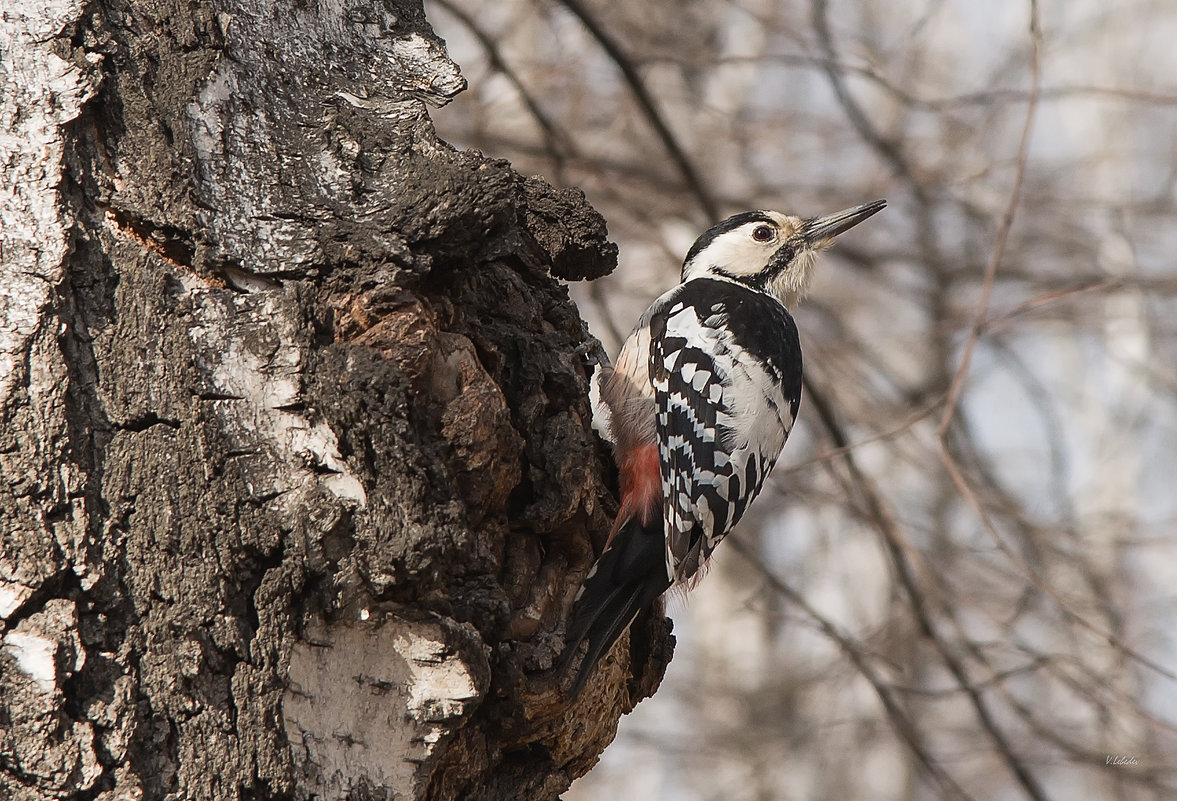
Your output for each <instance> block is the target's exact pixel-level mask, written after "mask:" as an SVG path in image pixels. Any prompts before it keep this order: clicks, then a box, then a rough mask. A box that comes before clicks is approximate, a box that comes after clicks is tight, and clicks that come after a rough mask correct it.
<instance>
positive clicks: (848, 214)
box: [802, 200, 887, 247]
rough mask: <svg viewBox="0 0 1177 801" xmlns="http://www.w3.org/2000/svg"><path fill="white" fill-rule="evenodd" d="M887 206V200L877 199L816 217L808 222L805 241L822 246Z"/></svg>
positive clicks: (811, 244) (814, 245) (804, 232)
mask: <svg viewBox="0 0 1177 801" xmlns="http://www.w3.org/2000/svg"><path fill="white" fill-rule="evenodd" d="M886 206H887V201H885V200H876V201H874V202H873V203H864V204H862V205H861V206H855V207H854V208H852V209H842V210H841V211H835V212H834V213H833V214H827V215H825V216H824V217H814V218H813V219H812V220H809V221H807V222H806V224H805V229H804V231H803V232H802V236H804V237H805V242H806V244H808V245H809V246H810V247H822V246H824V245H826V244H828V243H829V241H830V240H831V239H833V238H834V237H836V236H837V235H838V234H841V233H844V232H846V231H849V230H850V229H851V228H853V227H854V226H856V225H858V224H859V223H860V222H862V221H863V220H865V219H866V218H867V217H871V216H873V215H875V214H878V213H879V212H880V211H882V210H883V209H884V208H886Z"/></svg>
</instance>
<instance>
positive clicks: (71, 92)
mask: <svg viewBox="0 0 1177 801" xmlns="http://www.w3.org/2000/svg"><path fill="white" fill-rule="evenodd" d="M82 6H83V3H82V2H81V1H80V0H6V1H5V3H4V10H3V11H2V12H0V42H2V43H3V46H0V211H2V213H3V220H4V222H3V225H0V404H2V403H4V402H5V401H6V400H7V398H8V396H9V394H10V393H11V392H12V388H13V385H14V384H15V382H16V380H17V376H16V367H17V365H18V364H20V363H21V362H23V361H24V356H23V354H24V352H25V350H26V349H27V346H28V342H29V339H30V338H31V337H32V335H33V334H34V333H35V332H36V330H37V327H38V326H39V325H40V319H41V310H42V309H43V308H44V306H45V304H46V302H47V301H48V298H49V290H50V287H51V286H52V285H53V284H54V283H56V282H57V281H58V280H60V278H61V262H62V259H64V258H65V255H66V252H67V250H68V244H67V242H66V232H67V230H68V221H67V220H66V219H65V214H64V212H63V210H62V209H61V208H60V207H59V204H58V198H57V187H58V185H59V184H60V183H61V157H62V152H63V145H62V138H61V126H62V125H63V124H64V123H66V122H68V121H69V120H72V119H74V118H75V117H77V116H78V114H79V113H80V112H81V110H82V105H83V104H84V103H85V102H86V100H87V99H89V97H90V95H91V94H92V93H93V90H94V88H95V86H96V83H95V81H94V79H93V78H92V76H90V75H88V74H86V73H84V72H83V71H82V70H81V69H79V68H78V67H77V66H76V65H74V64H71V63H70V62H68V61H66V60H64V59H62V58H61V57H60V56H58V55H56V54H55V53H54V52H53V47H54V37H56V36H58V35H60V34H61V32H62V30H63V29H64V28H65V27H66V26H67V25H69V24H71V23H72V22H74V21H75V20H76V19H78V18H79V17H80V16H81V13H82Z"/></svg>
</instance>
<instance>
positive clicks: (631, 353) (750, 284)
mask: <svg viewBox="0 0 1177 801" xmlns="http://www.w3.org/2000/svg"><path fill="white" fill-rule="evenodd" d="M885 205H886V203H885V202H884V201H881V200H880V201H875V202H874V203H868V204H866V205H863V206H858V207H855V208H852V209H847V210H845V211H841V212H838V213H836V214H831V215H827V216H824V217H818V218H814V219H801V218H798V217H793V216H789V215H785V214H781V213H779V212H773V211H752V212H746V213H744V214H737V215H736V216H734V217H731V218H729V219H727V220H724V221H723V222H721V223H719V224H718V225H716V226H714V227H713V228H711V229H709V230H708V231H706V232H705V233H704V234H703V235H702V236H700V237H699V239H698V240H697V241H696V242H695V244H694V246H692V247H691V249H690V251H689V252H688V253H687V257H686V260H685V261H684V263H683V269H682V283H680V284H679V285H678V286H677V287H675V288H674V289H671V290H670V291H669V292H667V293H665V294H664V295H662V296H661V297H660V298H658V299H657V300H656V301H654V303H653V304H652V305H651V306H650V308H649V309H647V310H646V312H645V314H643V315H642V317H641V319H640V320H639V321H638V324H637V326H636V327H635V328H634V331H633V333H632V334H631V335H630V336H629V338H628V339H627V340H626V342H625V344H624V345H623V346H622V349H621V353H620V355H619V356H618V359H617V364H616V366H614V367H612V368H610V367H607V366H603V365H602V366H599V369H598V375H597V378H598V381H597V382H594V384H595V386H594V389H595V390H599V402H598V404H597V409H598V411H597V413H596V417H597V420H596V424H597V425H598V426H600V427H601V428H602V429H603V430H604V432H605V433H606V434H607V435H608V437H607V438H609V439H610V440H611V442H612V443H613V449H614V456H615V458H616V460H617V463H618V467H619V469H620V474H621V508H620V510H619V511H618V514H617V518H616V520H615V522H614V525H613V530H612V532H611V533H610V536H609V542H608V544H607V545H606V548H605V551H604V553H602V554H601V557H600V559H598V560H597V563H596V565H594V567H593V569H592V570H591V571H590V573H589V575H588V577H587V578H586V579H585V582H584V585H583V587H582V588H581V590H580V594H579V595H578V596H577V600H576V603H575V607H574V611H573V616H572V620H571V622H570V624H569V628H568V632H567V635H566V637H565V640H566V646H565V647H566V651H565V654H564V657H563V668H564V669H567V667H568V666H570V664H571V661H572V659H573V657H574V655H575V653H576V652H577V650H578V649H577V646H579V645H580V643H581V642H582V641H584V640H588V643H589V648H588V651H587V652H586V654H585V656H584V658H583V659H582V661H581V664H580V669H579V672H578V675H577V678H576V681H575V683H574V685H573V687H572V695H573V696H575V695H576V694H577V693H579V691H580V689H581V687H582V686H583V684H584V682H585V680H586V679H587V677H588V674H589V672H590V671H591V670H592V667H593V665H594V664H595V663H596V662H597V660H599V659H600V658H601V657H602V656H604V655H605V654H606V653H607V652H608V650H609V648H610V646H612V644H613V642H614V641H615V640H616V639H617V637H619V636H620V635H621V633H622V632H623V631H625V629H626V627H627V626H628V625H629V624H630V622H632V620H633V618H634V616H635V615H636V614H637V613H638V612H639V611H640V610H641V609H642V608H644V607H645V606H648V605H649V604H650V603H651V602H653V601H654V600H655V599H656V598H658V597H659V596H660V595H661V594H662V593H663V592H664V591H665V590H666V589H667V588H669V587H670V586H672V585H682V584H686V585H687V586H688V587H689V586H690V584H689V582H690V581H691V579H692V578H695V577H696V576H698V575H699V570H700V569H701V568H702V566H703V565H704V563H705V562H706V561H707V558H708V557H709V556H710V555H711V553H712V551H714V549H715V547H716V546H717V545H718V544H719V542H720V541H721V540H722V539H723V538H724V537H725V536H726V535H727V534H728V532H730V531H731V529H732V527H733V526H735V525H736V523H738V522H739V520H740V518H741V517H742V516H743V515H744V513H745V511H747V509H748V506H749V504H751V502H752V501H753V500H754V499H755V498H756V496H757V494H759V492H760V490H761V488H762V487H763V485H764V480H765V478H766V476H767V475H768V473H769V472H770V471H771V470H772V467H773V465H774V464H775V463H776V460H777V457H778V456H779V455H780V452H781V448H782V447H783V446H784V444H785V440H786V439H787V438H788V436H789V432H790V431H791V430H792V427H793V421H794V420H795V419H796V417H797V409H798V406H799V404H800V401H801V345H800V341H799V339H798V336H797V326H796V324H795V323H794V322H793V318H792V316H791V315H790V314H789V311H788V308H787V307H790V306H792V305H794V304H795V303H797V301H798V300H799V299H800V298H801V296H802V295H803V294H804V292H805V290H806V289H807V287H808V284H809V280H810V277H811V274H812V273H811V270H812V266H813V262H814V257H815V256H816V254H817V253H819V252H820V251H821V250H823V249H824V248H826V247H828V246H829V244H830V242H831V241H832V240H833V238H834V237H835V236H837V235H838V234H840V233H842V232H843V231H846V230H847V229H849V228H851V227H852V226H854V225H856V224H858V223H859V222H861V221H863V220H865V219H866V218H867V217H870V216H871V215H873V214H875V213H877V212H878V211H880V210H881V209H882V208H883V207H884V206H885Z"/></svg>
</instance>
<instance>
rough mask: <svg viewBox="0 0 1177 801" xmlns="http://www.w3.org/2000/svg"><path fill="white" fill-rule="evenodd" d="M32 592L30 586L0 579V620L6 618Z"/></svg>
mask: <svg viewBox="0 0 1177 801" xmlns="http://www.w3.org/2000/svg"><path fill="white" fill-rule="evenodd" d="M32 594H33V588H32V587H29V586H26V585H24V584H19V583H17V582H15V581H4V580H3V579H0V620H7V619H8V616H9V615H11V614H12V613H13V612H15V611H16V610H17V609H19V608H20V605H21V604H23V603H24V602H25V601H27V600H28V599H29V596H30V595H32Z"/></svg>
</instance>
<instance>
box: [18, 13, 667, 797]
mask: <svg viewBox="0 0 1177 801" xmlns="http://www.w3.org/2000/svg"><path fill="white" fill-rule="evenodd" d="M0 26H2V28H0V211H2V213H3V232H2V235H0V267H2V272H0V537H2V538H3V540H2V542H0V621H2V622H0V636H2V637H3V641H2V647H0V797H4V798H8V797H13V798H19V799H48V798H63V797H70V798H74V797H77V798H101V799H123V798H142V799H158V798H165V797H167V798H177V799H189V798H191V799H237V798H250V799H270V798H309V797H312V796H314V797H319V798H324V799H334V798H357V799H359V798H363V799H384V798H388V799H391V798H397V799H417V798H433V799H456V798H462V799H480V798H486V799H491V798H511V799H516V798H519V799H531V798H534V799H547V798H553V797H555V796H556V795H557V794H559V793H560V792H562V791H563V790H564V789H565V788H566V787H567V786H568V784H569V783H570V782H571V780H572V779H573V778H575V777H576V776H579V775H581V774H583V773H584V772H585V771H587V770H588V768H589V767H591V765H592V764H593V763H594V762H595V760H596V758H597V756H598V755H599V753H600V752H601V751H602V750H603V748H604V747H605V745H607V744H608V742H609V741H610V740H611V739H612V736H613V733H614V731H615V728H616V723H617V720H618V718H619V717H620V715H621V714H623V713H624V712H626V711H628V710H630V709H631V708H632V707H633V705H634V704H635V703H637V701H638V700H640V699H641V698H642V697H644V696H646V695H648V694H649V693H651V692H653V690H654V688H655V687H656V686H657V683H658V681H659V679H660V677H661V673H662V669H663V668H664V666H665V663H666V661H667V660H668V659H669V653H670V647H671V643H672V638H671V637H670V635H669V624H668V623H667V622H666V621H665V619H664V618H662V617H661V616H650V617H648V618H644V619H642V620H640V621H639V622H638V624H635V629H634V632H633V636H632V638H631V640H632V646H631V649H630V651H629V652H628V655H627V651H626V649H625V648H618V649H617V650H616V651H615V653H614V657H613V659H611V660H610V661H608V662H607V663H606V665H605V666H604V667H603V668H602V669H601V670H599V671H598V674H597V675H595V676H594V680H593V682H592V684H590V687H589V690H588V691H587V692H586V693H584V695H583V696H582V697H581V700H580V701H578V703H577V705H576V706H575V707H574V708H571V709H570V708H568V707H567V706H566V704H565V703H564V701H563V696H562V694H561V693H560V691H559V688H558V687H557V685H556V681H555V679H554V678H553V676H552V675H551V673H550V671H549V668H550V667H551V665H552V663H553V661H554V658H555V657H556V656H557V655H558V654H559V653H560V650H561V647H562V640H561V636H560V635H561V633H562V630H563V619H564V617H565V615H566V612H567V608H568V605H569V603H570V600H571V596H572V594H573V593H574V592H575V589H576V586H577V584H578V583H579V580H580V578H581V577H582V576H583V575H584V573H585V571H586V570H587V568H588V566H589V564H590V562H591V560H592V558H593V552H594V543H595V546H596V547H597V548H599V547H600V544H601V539H602V537H603V535H604V532H606V531H607V529H608V524H609V518H610V513H611V511H612V509H613V500H612V496H611V494H610V491H609V488H608V482H609V480H610V479H609V475H610V472H611V471H610V470H609V468H608V456H607V454H606V453H605V452H604V450H603V448H602V446H601V444H600V443H599V441H597V440H596V439H595V437H594V435H593V434H592V432H591V430H590V428H589V419H588V418H589V410H588V403H587V399H586V382H585V377H584V373H583V370H582V369H581V365H580V359H579V357H578V356H577V353H578V350H583V348H584V347H585V342H586V338H587V334H586V332H585V330H584V327H583V325H582V323H581V321H580V318H579V316H578V315H577V311H576V308H575V307H574V306H573V305H572V304H571V302H570V301H569V299H568V296H567V293H566V292H565V290H564V289H563V288H562V287H561V286H560V284H559V283H558V282H557V281H556V280H555V279H554V278H553V277H552V276H557V277H560V278H565V279H585V278H594V277H597V276H600V275H602V274H604V273H606V272H608V271H609V270H610V269H612V267H613V265H614V262H615V255H616V254H615V248H614V247H613V245H611V244H610V243H609V242H608V241H607V240H606V236H605V225H604V222H603V220H602V219H601V218H600V216H599V215H598V214H597V213H596V212H595V211H594V210H593V209H592V208H590V207H589V206H588V205H587V203H586V202H585V200H584V198H583V196H582V195H581V194H580V193H578V192H575V191H569V190H557V189H554V188H552V187H550V186H548V185H547V184H545V183H543V182H542V181H540V180H538V179H524V178H522V177H520V176H519V175H518V174H516V173H515V172H513V171H512V170H511V169H510V167H509V166H508V165H507V164H506V163H504V162H501V161H494V160H488V159H485V158H483V157H482V156H481V155H480V154H477V153H468V152H458V151H455V150H454V149H452V148H451V147H449V146H448V145H447V144H445V143H444V142H441V141H439V140H438V139H437V138H436V136H435V135H434V131H433V127H432V123H431V122H430V120H429V118H428V116H427V114H426V111H425V105H424V103H425V101H428V102H432V103H437V104H440V103H444V102H447V101H448V100H449V99H451V98H452V97H453V96H454V95H455V94H457V93H458V92H459V91H460V90H461V89H462V88H463V87H464V85H465V82H464V80H463V79H462V78H461V76H460V74H459V72H458V69H457V67H456V66H455V65H454V64H453V63H452V62H451V61H449V59H448V57H447V56H446V54H445V51H444V46H443V43H442V42H440V40H438V39H437V38H436V37H435V36H434V34H433V33H432V31H431V30H430V28H429V26H428V24H427V22H426V21H425V17H424V13H423V11H422V9H421V7H420V5H418V4H417V3H416V2H415V0H403V2H401V1H399V0H397V1H395V2H392V1H386V2H378V3H368V2H359V1H358V0H347V2H344V3H339V4H328V3H313V2H312V3H306V2H282V0H279V2H267V0H255V1H254V2H249V0H224V2H220V3H213V2H208V1H207V0H204V1H203V2H191V3H171V2H167V1H166V0H127V1H126V2H123V1H121V0H101V1H100V2H96V3H90V4H83V3H82V2H81V0H7V1H6V2H5V7H4V10H3V11H0ZM631 663H632V664H631Z"/></svg>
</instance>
